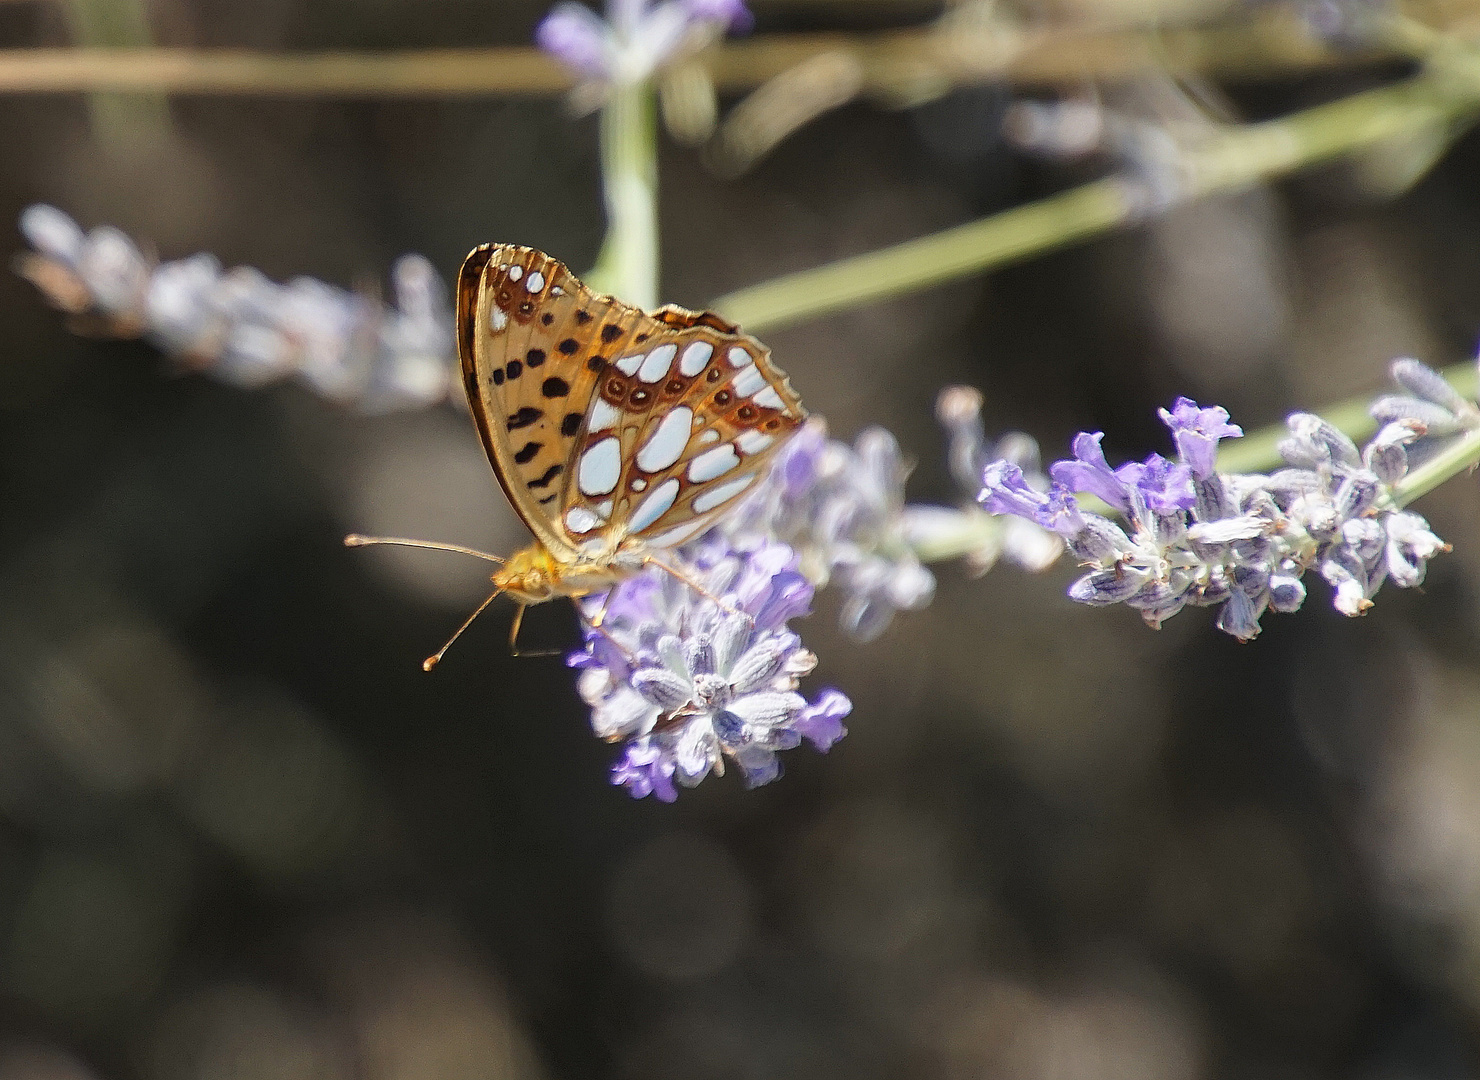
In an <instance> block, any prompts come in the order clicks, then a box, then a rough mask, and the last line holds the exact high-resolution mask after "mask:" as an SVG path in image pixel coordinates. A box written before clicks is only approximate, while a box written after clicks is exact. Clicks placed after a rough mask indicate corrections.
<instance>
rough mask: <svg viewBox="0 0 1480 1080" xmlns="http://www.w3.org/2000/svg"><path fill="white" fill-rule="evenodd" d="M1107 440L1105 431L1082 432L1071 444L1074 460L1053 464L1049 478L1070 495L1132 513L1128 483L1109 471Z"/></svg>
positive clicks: (1111, 470) (1050, 467)
mask: <svg viewBox="0 0 1480 1080" xmlns="http://www.w3.org/2000/svg"><path fill="white" fill-rule="evenodd" d="M1104 437H1105V433H1104V432H1103V431H1081V432H1080V433H1079V434H1078V435H1076V436H1074V441H1073V442H1072V443H1070V444H1069V449H1070V450H1071V451H1072V452H1073V454H1074V459H1073V460H1072V461H1056V462H1054V463H1053V464H1052V465H1050V466H1049V467H1048V475H1049V476H1052V477H1053V478H1054V480H1056V481H1058V483H1059V484H1061V485H1062V486H1063V487H1064V488H1065V489H1067V490H1069V491H1077V492H1081V493H1084V494H1089V495H1093V496H1095V497H1096V498H1098V499H1100V500H1101V501H1102V502H1105V503H1107V504H1109V505H1110V506H1113V507H1115V509H1117V510H1129V509H1130V508H1131V500H1130V496H1129V495H1128V494H1127V492H1126V481H1125V480H1124V479H1123V478H1121V477H1119V476H1117V475H1116V474H1115V470H1113V469H1112V468H1110V463H1109V462H1108V461H1106V460H1105V451H1104V450H1103V449H1101V447H1100V440H1101V439H1103V438H1104Z"/></svg>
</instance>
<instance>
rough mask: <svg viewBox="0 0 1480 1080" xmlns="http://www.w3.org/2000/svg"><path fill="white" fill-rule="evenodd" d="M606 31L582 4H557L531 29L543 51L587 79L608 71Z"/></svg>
mask: <svg viewBox="0 0 1480 1080" xmlns="http://www.w3.org/2000/svg"><path fill="white" fill-rule="evenodd" d="M608 36H609V30H608V27H607V24H606V23H605V22H603V21H602V19H601V17H600V16H599V15H597V14H596V13H595V12H594V11H592V10H591V9H590V8H588V7H586V6H585V5H584V4H577V3H571V2H566V3H560V4H556V5H555V6H554V7H553V8H551V9H550V13H549V14H548V15H546V16H545V17H544V18H543V19H542V20H541V21H540V24H539V26H537V27H536V28H535V32H534V40H535V44H536V45H538V46H539V47H540V48H541V49H543V50H544V51H545V52H547V53H549V54H550V55H551V56H553V57H555V59H557V60H559V61H560V62H561V63H562V64H564V65H565V66H566V67H568V68H570V69H571V70H573V71H575V72H576V73H577V74H578V75H581V76H583V77H585V78H588V79H599V78H602V77H604V76H605V75H607V74H608V73H609V72H610V70H611V66H612V63H611V56H610V50H609V47H608Z"/></svg>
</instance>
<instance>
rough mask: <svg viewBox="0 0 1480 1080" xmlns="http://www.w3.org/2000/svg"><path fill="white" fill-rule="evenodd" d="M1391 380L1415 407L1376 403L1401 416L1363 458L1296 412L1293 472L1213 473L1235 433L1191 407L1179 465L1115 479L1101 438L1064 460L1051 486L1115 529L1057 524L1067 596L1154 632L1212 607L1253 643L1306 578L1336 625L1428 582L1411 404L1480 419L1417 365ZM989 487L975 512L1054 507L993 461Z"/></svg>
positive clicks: (1164, 413)
mask: <svg viewBox="0 0 1480 1080" xmlns="http://www.w3.org/2000/svg"><path fill="white" fill-rule="evenodd" d="M1394 374H1395V376H1396V377H1397V379H1398V380H1399V381H1400V382H1401V384H1402V385H1403V387H1404V388H1405V389H1407V390H1409V391H1411V392H1412V393H1413V394H1415V395H1418V394H1422V395H1424V397H1423V398H1422V399H1420V398H1417V397H1414V398H1385V399H1382V401H1381V402H1380V405H1381V408H1380V409H1379V410H1377V411H1378V413H1379V415H1380V418H1383V417H1387V414H1388V413H1394V414H1395V415H1394V416H1392V417H1388V419H1389V422H1388V423H1386V424H1385V425H1384V426H1383V428H1382V429H1381V430H1380V431H1379V432H1378V433H1377V435H1376V436H1375V437H1374V438H1373V439H1372V441H1371V442H1370V443H1369V444H1368V445H1367V447H1366V449H1365V450H1364V451H1359V450H1358V449H1357V447H1356V445H1355V444H1354V443H1353V442H1352V441H1351V439H1349V438H1348V437H1347V436H1346V435H1344V434H1343V433H1342V432H1340V431H1339V430H1337V429H1336V428H1335V427H1333V426H1332V425H1331V424H1329V423H1327V422H1326V421H1324V420H1322V419H1321V418H1320V417H1318V416H1314V415H1311V414H1309V413H1296V414H1294V415H1292V416H1290V417H1289V419H1288V420H1287V422H1286V426H1287V427H1288V429H1289V436H1288V437H1287V438H1285V439H1284V440H1282V441H1281V442H1280V444H1279V451H1280V454H1281V455H1282V456H1283V457H1284V458H1285V460H1286V462H1287V463H1288V465H1289V467H1288V468H1284V469H1280V470H1279V471H1277V472H1275V473H1273V474H1271V475H1269V476H1258V475H1234V474H1225V473H1219V472H1218V471H1217V461H1216V457H1217V449H1218V441H1219V440H1220V439H1225V438H1233V437H1237V436H1239V435H1242V434H1243V432H1242V431H1241V430H1240V429H1239V428H1238V427H1237V426H1236V425H1234V424H1231V423H1229V421H1228V413H1227V412H1225V411H1224V410H1223V409H1221V408H1218V407H1216V406H1214V407H1209V408H1202V407H1200V406H1198V405H1197V403H1196V402H1193V401H1190V400H1189V399H1187V398H1178V399H1177V400H1176V402H1174V403H1173V405H1172V408H1171V409H1170V410H1166V409H1163V410H1161V418H1162V420H1163V421H1165V422H1166V425H1167V427H1169V428H1170V429H1171V432H1172V438H1173V439H1174V441H1175V442H1176V444H1177V451H1178V456H1179V457H1180V459H1181V460H1180V461H1179V462H1176V463H1174V462H1171V461H1168V460H1167V459H1166V458H1163V457H1161V456H1160V455H1159V454H1152V455H1151V456H1150V457H1148V458H1147V459H1146V460H1145V461H1144V462H1131V463H1128V464H1125V465H1122V466H1120V467H1119V468H1116V469H1113V470H1112V469H1111V467H1110V465H1109V463H1108V462H1106V461H1105V458H1104V455H1103V453H1102V452H1101V450H1100V434H1099V433H1098V432H1095V433H1092V434H1090V433H1085V434H1081V435H1079V436H1078V437H1077V438H1076V439H1075V440H1074V444H1073V445H1074V459H1073V460H1071V461H1061V462H1057V463H1055V464H1054V465H1053V466H1051V467H1050V469H1049V472H1050V474H1051V475H1052V476H1053V477H1054V478H1055V480H1056V481H1058V482H1060V483H1061V484H1063V485H1066V486H1068V487H1072V488H1074V489H1076V490H1082V491H1090V492H1093V493H1094V494H1096V495H1099V496H1100V497H1101V498H1102V499H1104V501H1105V502H1106V503H1108V504H1109V505H1110V506H1112V507H1113V508H1114V509H1115V510H1116V511H1117V512H1118V515H1119V517H1120V518H1121V519H1122V521H1121V523H1117V522H1116V521H1113V520H1111V519H1109V518H1107V517H1102V516H1100V515H1098V514H1094V513H1090V512H1088V511H1077V512H1076V513H1075V514H1074V516H1073V518H1072V519H1071V518H1069V517H1067V516H1065V517H1061V518H1060V519H1059V522H1058V528H1057V531H1058V532H1059V534H1060V535H1061V536H1063V538H1064V542H1065V543H1066V544H1067V545H1068V547H1069V549H1070V550H1071V551H1072V552H1074V554H1075V555H1076V556H1078V557H1079V559H1080V561H1081V563H1082V564H1083V565H1085V566H1086V567H1087V572H1086V573H1085V574H1084V575H1083V576H1082V577H1081V578H1080V579H1079V580H1078V581H1076V582H1074V584H1073V585H1071V586H1070V588H1069V596H1070V597H1071V598H1072V599H1074V600H1077V601H1079V602H1080V603H1085V604H1093V605H1098V606H1104V605H1110V604H1120V603H1123V604H1126V605H1127V606H1129V607H1132V608H1134V609H1136V610H1137V611H1139V612H1140V613H1141V616H1142V618H1143V619H1145V621H1146V622H1147V623H1148V624H1149V625H1151V626H1153V627H1154V626H1160V625H1161V623H1162V621H1163V620H1165V619H1167V618H1169V617H1170V616H1172V615H1174V614H1176V613H1177V612H1178V611H1179V610H1181V609H1182V608H1183V607H1185V606H1187V605H1189V604H1190V605H1193V606H1197V607H1203V606H1211V605H1215V604H1216V605H1219V606H1220V607H1221V610H1220V611H1219V614H1218V618H1217V625H1218V628H1219V629H1220V630H1223V631H1224V632H1226V633H1228V634H1231V635H1233V636H1234V637H1236V638H1238V639H1239V640H1241V641H1247V640H1249V639H1250V638H1253V637H1254V636H1255V635H1257V634H1258V633H1259V620H1260V618H1261V617H1262V616H1263V614H1264V613H1265V612H1266V611H1268V610H1274V611H1279V612H1287V611H1294V610H1295V609H1297V608H1299V607H1300V605H1301V604H1302V603H1303V602H1304V600H1305V586H1304V584H1303V583H1302V582H1301V580H1300V579H1301V577H1302V576H1303V575H1304V574H1305V572H1306V571H1307V570H1312V569H1313V570H1316V571H1317V572H1318V573H1319V574H1320V575H1321V576H1322V577H1323V578H1325V579H1326V581H1327V583H1328V584H1329V585H1330V586H1331V589H1332V593H1333V595H1332V598H1331V602H1332V605H1333V606H1334V607H1335V608H1336V610H1338V611H1340V612H1342V613H1343V614H1345V615H1360V614H1362V613H1363V612H1364V611H1366V610H1367V609H1369V608H1370V607H1372V597H1373V596H1374V595H1375V594H1376V593H1377V590H1378V589H1379V588H1380V587H1381V586H1382V584H1383V582H1384V581H1387V580H1389V579H1391V580H1392V581H1393V582H1394V583H1395V584H1397V585H1399V586H1401V587H1405V588H1407V587H1411V586H1414V585H1417V584H1419V583H1420V582H1422V581H1423V578H1424V571H1425V568H1426V565H1427V562H1428V560H1429V559H1430V558H1432V557H1433V556H1434V555H1437V554H1438V553H1439V552H1441V551H1444V550H1446V545H1445V544H1444V543H1443V541H1441V540H1440V539H1439V538H1438V537H1437V536H1435V535H1434V534H1433V532H1431V531H1430V529H1429V526H1428V522H1426V521H1424V519H1423V518H1422V517H1420V516H1419V515H1417V514H1415V513H1413V512H1411V511H1408V510H1404V509H1402V507H1401V505H1400V500H1399V493H1398V490H1397V485H1398V484H1399V482H1400V481H1401V480H1402V479H1403V477H1404V476H1405V475H1406V474H1407V471H1408V460H1409V448H1410V447H1411V446H1414V445H1417V444H1419V443H1421V442H1424V441H1425V440H1426V439H1427V440H1429V441H1432V439H1433V435H1434V431H1433V429H1432V428H1431V427H1429V425H1428V424H1427V423H1426V422H1425V419H1424V417H1423V416H1420V415H1416V413H1417V412H1418V411H1419V410H1418V406H1422V407H1423V410H1424V411H1425V412H1427V411H1431V410H1432V409H1433V408H1438V407H1441V406H1442V408H1443V409H1444V410H1445V411H1446V415H1449V416H1450V417H1452V418H1453V419H1454V420H1455V423H1454V424H1452V425H1448V426H1446V427H1443V428H1442V429H1441V430H1442V431H1443V432H1445V433H1447V432H1450V431H1453V430H1455V429H1456V428H1457V427H1459V426H1462V425H1463V424H1464V423H1466V422H1468V421H1466V420H1462V419H1461V418H1462V417H1470V416H1472V415H1474V416H1480V414H1476V413H1475V412H1474V409H1473V406H1472V405H1471V404H1470V403H1468V402H1463V401H1456V400H1455V399H1454V397H1453V396H1452V395H1453V392H1452V391H1451V390H1449V389H1448V388H1447V387H1446V386H1442V385H1440V383H1439V379H1438V376H1437V375H1436V374H1434V373H1433V372H1431V371H1429V370H1428V369H1427V368H1423V367H1422V366H1421V365H1419V364H1418V363H1417V362H1416V361H1411V360H1408V361H1402V362H1401V363H1400V364H1399V365H1397V366H1395V370H1394ZM1409 403H1412V404H1411V405H1410V404H1409ZM1405 410H1406V411H1405ZM983 478H984V482H983V488H982V492H981V501H982V503H983V504H984V505H985V506H986V507H987V508H988V509H989V510H993V511H996V512H998V513H1010V514H1016V515H1019V516H1021V517H1025V518H1028V519H1029V520H1031V521H1036V522H1038V523H1040V524H1045V523H1046V521H1047V519H1048V518H1049V516H1050V514H1051V506H1052V493H1044V492H1040V491H1038V490H1036V489H1035V488H1033V487H1031V486H1029V485H1028V484H1027V482H1026V481H1025V480H1024V478H1023V475H1022V472H1021V470H1019V469H1018V468H1017V467H1016V466H1015V465H1012V464H1009V463H1008V462H1006V461H998V462H995V463H993V464H991V465H988V466H987V467H986V469H985V471H984V474H983ZM1069 501H1070V503H1072V500H1069Z"/></svg>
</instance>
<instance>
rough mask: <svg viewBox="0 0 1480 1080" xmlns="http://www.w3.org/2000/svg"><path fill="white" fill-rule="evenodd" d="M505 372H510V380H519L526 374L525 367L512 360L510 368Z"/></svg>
mask: <svg viewBox="0 0 1480 1080" xmlns="http://www.w3.org/2000/svg"><path fill="white" fill-rule="evenodd" d="M504 370H505V371H507V372H508V375H509V378H510V379H517V378H519V376H521V375H523V374H524V365H523V364H521V363H520V362H519V361H518V360H510V361H509V366H508V367H507V368H505V369H504Z"/></svg>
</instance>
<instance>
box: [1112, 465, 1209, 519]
mask: <svg viewBox="0 0 1480 1080" xmlns="http://www.w3.org/2000/svg"><path fill="white" fill-rule="evenodd" d="M1115 475H1116V476H1117V477H1118V478H1119V479H1120V480H1121V481H1122V482H1123V483H1124V484H1125V486H1126V487H1127V488H1136V489H1137V490H1138V491H1139V492H1140V493H1141V498H1142V500H1143V501H1144V502H1145V504H1146V505H1147V506H1148V507H1149V508H1150V509H1152V510H1155V511H1158V512H1159V513H1163V514H1170V513H1175V512H1176V511H1179V510H1190V509H1191V508H1192V504H1193V503H1195V502H1196V501H1197V493H1196V492H1195V491H1194V490H1193V488H1192V470H1191V468H1190V466H1187V465H1184V464H1180V463H1174V462H1172V461H1169V460H1168V459H1166V458H1164V457H1162V456H1161V455H1160V454H1152V455H1151V456H1150V457H1148V458H1147V459H1146V460H1145V462H1135V461H1132V462H1128V463H1126V464H1125V465H1122V466H1121V467H1120V468H1119V469H1117V470H1116V471H1115Z"/></svg>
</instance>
